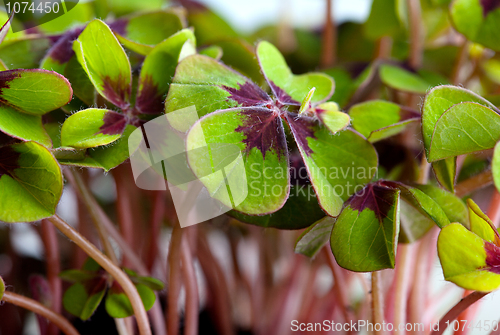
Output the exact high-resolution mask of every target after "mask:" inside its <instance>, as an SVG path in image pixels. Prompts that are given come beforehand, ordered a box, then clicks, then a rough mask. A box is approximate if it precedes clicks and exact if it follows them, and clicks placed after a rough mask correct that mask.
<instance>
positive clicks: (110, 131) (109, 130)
mask: <svg viewBox="0 0 500 335" xmlns="http://www.w3.org/2000/svg"><path fill="white" fill-rule="evenodd" d="M126 125H127V120H126V118H125V116H123V115H122V114H119V113H117V112H113V111H110V110H107V109H99V108H89V109H85V110H83V111H80V112H77V113H75V114H73V115H71V116H70V117H68V118H67V119H66V120H65V121H64V124H63V126H62V129H61V145H62V146H64V147H73V148H77V149H85V148H92V147H97V146H101V145H106V144H110V143H112V142H114V141H116V140H117V139H119V138H120V137H121V135H122V133H123V131H124V130H125V127H126Z"/></svg>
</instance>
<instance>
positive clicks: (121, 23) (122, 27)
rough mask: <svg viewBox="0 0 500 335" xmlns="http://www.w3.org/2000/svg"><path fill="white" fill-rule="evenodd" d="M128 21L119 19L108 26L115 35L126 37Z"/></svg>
mask: <svg viewBox="0 0 500 335" xmlns="http://www.w3.org/2000/svg"><path fill="white" fill-rule="evenodd" d="M128 22H129V20H128V19H118V20H116V21H114V22H111V23H109V24H108V26H109V27H110V28H111V30H113V31H114V32H115V33H117V34H119V35H122V36H125V35H126V34H127V25H128Z"/></svg>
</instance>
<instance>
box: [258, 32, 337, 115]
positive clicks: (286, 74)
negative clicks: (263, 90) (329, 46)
mask: <svg viewBox="0 0 500 335" xmlns="http://www.w3.org/2000/svg"><path fill="white" fill-rule="evenodd" d="M257 58H258V59H259V63H260V66H261V69H262V72H263V73H264V76H265V77H266V80H267V81H268V83H269V86H271V90H272V91H273V93H274V95H275V96H276V97H277V98H278V99H279V100H280V101H281V102H282V103H289V104H296V105H299V106H300V101H302V99H304V97H305V96H306V95H307V94H308V92H309V91H310V90H311V89H312V88H313V87H316V91H315V93H314V96H313V98H312V99H311V102H313V103H315V102H324V101H326V100H328V98H330V97H331V96H332V94H333V91H334V83H333V80H332V78H330V77H329V76H328V75H326V74H324V73H319V72H311V73H306V74H302V75H294V74H292V71H290V68H289V67H288V65H287V64H286V61H285V58H284V57H283V55H282V54H281V53H280V52H279V51H278V49H277V48H276V47H275V46H274V45H272V44H271V43H269V42H266V41H262V42H260V43H259V44H258V45H257Z"/></svg>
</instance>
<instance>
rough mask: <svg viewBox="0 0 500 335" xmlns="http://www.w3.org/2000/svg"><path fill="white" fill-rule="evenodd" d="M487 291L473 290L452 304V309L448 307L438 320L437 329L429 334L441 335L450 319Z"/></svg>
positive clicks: (453, 318)
mask: <svg viewBox="0 0 500 335" xmlns="http://www.w3.org/2000/svg"><path fill="white" fill-rule="evenodd" d="M488 293H489V292H486V293H485V292H478V291H475V292H473V293H471V294H469V295H468V296H466V297H465V298H463V299H462V300H460V301H459V302H458V303H457V304H456V305H455V306H453V308H452V309H450V310H449V311H448V313H446V314H445V315H444V316H443V318H442V319H441V320H440V321H439V327H438V330H435V331H433V332H432V333H431V335H441V334H443V333H444V332H445V330H446V328H447V326H448V323H450V322H451V321H453V320H455V319H456V318H457V317H458V316H459V315H460V313H462V312H463V311H465V310H466V309H467V308H469V307H470V306H471V305H472V304H474V303H475V302H477V301H478V300H479V299H481V298H482V297H484V296H485V295H487V294H488Z"/></svg>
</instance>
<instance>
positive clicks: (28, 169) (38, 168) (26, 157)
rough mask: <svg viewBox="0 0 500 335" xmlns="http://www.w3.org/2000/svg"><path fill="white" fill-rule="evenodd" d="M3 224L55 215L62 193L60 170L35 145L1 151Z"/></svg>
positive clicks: (1, 211) (7, 148)
mask: <svg viewBox="0 0 500 335" xmlns="http://www.w3.org/2000/svg"><path fill="white" fill-rule="evenodd" d="M0 152H1V153H0V189H1V190H2V192H0V221H4V222H8V223H14V222H32V221H37V220H41V219H44V218H47V217H50V216H52V215H54V214H55V211H56V206H57V204H58V202H59V198H60V197H61V194H62V187H63V181H62V175H61V169H60V167H59V165H58V164H57V162H56V160H55V159H54V157H53V156H52V155H51V153H50V152H49V151H48V150H47V149H46V148H44V147H43V146H41V145H39V144H37V143H35V142H24V143H19V144H13V145H10V146H4V147H1V148H0Z"/></svg>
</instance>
